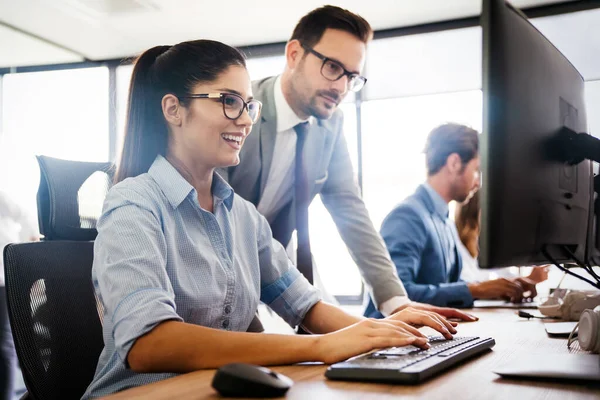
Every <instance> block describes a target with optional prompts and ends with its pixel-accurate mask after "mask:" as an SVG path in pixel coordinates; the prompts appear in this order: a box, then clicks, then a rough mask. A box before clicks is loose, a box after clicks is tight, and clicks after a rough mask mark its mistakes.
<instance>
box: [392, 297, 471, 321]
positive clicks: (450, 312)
mask: <svg viewBox="0 0 600 400" xmlns="http://www.w3.org/2000/svg"><path fill="white" fill-rule="evenodd" d="M407 307H411V308H414V309H417V310H422V311H429V312H433V313H436V314H439V315H441V316H443V317H445V318H455V319H460V320H461V321H466V322H473V321H477V320H478V319H479V318H477V317H476V316H474V315H471V314H468V313H466V312H463V311H460V310H457V309H456V308H448V307H437V306H432V305H431V304H425V303H417V302H416V301H411V302H410V303H408V304H405V305H403V306H401V307H398V308H397V309H396V310H395V311H394V314H396V313H397V312H398V311H402V310H404V309H405V308H407ZM394 314H393V315H394Z"/></svg>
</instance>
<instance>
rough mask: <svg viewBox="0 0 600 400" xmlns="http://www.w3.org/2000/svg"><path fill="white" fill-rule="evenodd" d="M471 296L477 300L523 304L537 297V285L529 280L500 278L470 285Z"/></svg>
mask: <svg viewBox="0 0 600 400" xmlns="http://www.w3.org/2000/svg"><path fill="white" fill-rule="evenodd" d="M467 286H468V288H469V291H470V292H471V295H472V296H473V297H474V298H476V299H499V298H502V299H508V300H510V301H511V302H513V303H521V302H522V301H523V300H524V299H525V300H530V299H533V298H534V297H535V296H537V290H536V289H535V283H534V282H533V281H531V280H530V279H528V278H513V279H506V278H499V279H492V280H489V281H484V282H476V283H469V284H468V285H467Z"/></svg>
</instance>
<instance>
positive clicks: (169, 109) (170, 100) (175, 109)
mask: <svg viewBox="0 0 600 400" xmlns="http://www.w3.org/2000/svg"><path fill="white" fill-rule="evenodd" d="M161 106H162V112H163V116H164V117H165V120H166V121H167V123H168V124H169V125H174V126H181V123H182V121H183V118H182V115H181V104H180V103H179V99H178V98H177V97H176V96H175V95H173V94H171V93H168V94H165V95H164V96H163V98H162V101H161Z"/></svg>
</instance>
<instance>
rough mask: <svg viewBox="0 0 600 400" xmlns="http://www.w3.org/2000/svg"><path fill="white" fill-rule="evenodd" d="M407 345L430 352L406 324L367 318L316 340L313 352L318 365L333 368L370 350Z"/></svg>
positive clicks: (392, 320)
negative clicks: (337, 363)
mask: <svg viewBox="0 0 600 400" xmlns="http://www.w3.org/2000/svg"><path fill="white" fill-rule="evenodd" d="M410 344H412V345H413V346H417V347H420V348H423V349H427V348H429V344H428V343H427V337H426V336H425V335H423V334H422V333H421V332H419V331H418V330H417V329H416V328H414V327H412V326H410V325H409V324H408V323H406V322H404V321H401V320H394V319H379V320H378V319H372V318H369V319H364V320H362V321H360V322H357V323H355V324H352V325H350V326H348V327H347V328H344V329H340V330H338V331H335V332H332V333H328V334H325V335H321V336H319V337H317V338H316V343H315V350H316V354H317V355H318V359H319V360H320V361H322V362H324V363H326V364H333V363H336V362H339V361H344V360H347V359H348V358H350V357H354V356H357V355H359V354H363V353H367V352H369V351H371V350H375V349H383V348H386V347H401V346H407V345H410Z"/></svg>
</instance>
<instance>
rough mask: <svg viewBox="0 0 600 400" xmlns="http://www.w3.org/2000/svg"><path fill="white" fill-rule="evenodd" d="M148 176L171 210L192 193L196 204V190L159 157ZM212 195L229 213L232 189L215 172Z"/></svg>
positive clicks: (231, 202) (231, 203)
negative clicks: (155, 184)
mask: <svg viewBox="0 0 600 400" xmlns="http://www.w3.org/2000/svg"><path fill="white" fill-rule="evenodd" d="M148 174H149V175H150V176H151V177H152V178H153V179H154V181H155V182H156V183H157V184H158V186H159V187H160V189H161V190H162V192H163V193H164V194H165V196H166V197H167V200H169V203H171V206H173V208H177V207H179V205H180V204H181V203H182V202H183V200H185V199H186V197H188V196H189V195H190V193H193V196H194V198H196V202H197V193H196V189H194V187H193V186H192V185H191V184H190V183H189V182H188V181H186V180H185V178H184V177H183V176H181V174H180V173H179V171H177V170H176V169H175V167H173V165H171V163H170V162H169V161H167V159H166V158H164V157H163V156H161V155H158V156H156V159H155V160H154V162H153V163H152V166H151V167H150V170H149V171H148ZM212 193H213V196H214V197H215V198H216V200H217V202H223V203H224V204H225V206H226V207H227V209H228V210H229V211H231V207H232V205H233V189H232V188H231V186H229V185H228V184H227V182H225V180H224V179H223V178H221V176H220V175H219V174H217V173H216V172H215V173H214V174H213V182H212Z"/></svg>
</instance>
